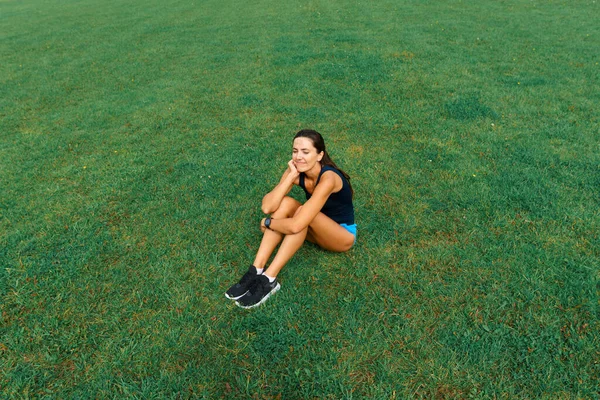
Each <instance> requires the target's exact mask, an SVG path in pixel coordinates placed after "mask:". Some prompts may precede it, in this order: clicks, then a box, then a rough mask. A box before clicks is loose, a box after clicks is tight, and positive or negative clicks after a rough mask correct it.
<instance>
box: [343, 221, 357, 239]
mask: <svg viewBox="0 0 600 400" xmlns="http://www.w3.org/2000/svg"><path fill="white" fill-rule="evenodd" d="M340 226H341V227H342V228H344V229H345V230H347V231H348V232H350V233H351V234H353V235H354V241H355V242H356V224H352V225H348V224H340Z"/></svg>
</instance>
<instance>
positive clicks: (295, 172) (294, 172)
mask: <svg viewBox="0 0 600 400" xmlns="http://www.w3.org/2000/svg"><path fill="white" fill-rule="evenodd" d="M288 167H290V176H291V177H292V178H294V179H296V178H297V177H298V175H300V173H299V172H298V170H297V169H296V164H294V160H290V161H289V162H288Z"/></svg>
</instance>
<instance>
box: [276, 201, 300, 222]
mask: <svg viewBox="0 0 600 400" xmlns="http://www.w3.org/2000/svg"><path fill="white" fill-rule="evenodd" d="M299 207H300V203H298V201H296V200H295V199H293V198H291V197H289V196H285V197H284V198H283V200H281V204H280V205H279V208H278V209H277V211H275V212H274V213H273V214H272V216H273V217H274V218H289V217H291V216H293V215H295V212H296V210H297V209H298V208H299Z"/></svg>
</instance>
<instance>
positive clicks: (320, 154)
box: [317, 151, 325, 162]
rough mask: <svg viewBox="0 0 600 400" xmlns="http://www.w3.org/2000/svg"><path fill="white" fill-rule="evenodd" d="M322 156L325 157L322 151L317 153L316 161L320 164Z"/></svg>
mask: <svg viewBox="0 0 600 400" xmlns="http://www.w3.org/2000/svg"><path fill="white" fill-rule="evenodd" d="M323 156H325V152H324V151H322V152H320V153H319V158H317V161H319V162H321V160H322V159H323Z"/></svg>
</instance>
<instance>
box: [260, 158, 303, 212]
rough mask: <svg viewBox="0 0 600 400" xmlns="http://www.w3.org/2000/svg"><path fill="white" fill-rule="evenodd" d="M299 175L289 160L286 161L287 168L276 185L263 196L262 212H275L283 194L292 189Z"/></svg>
mask: <svg viewBox="0 0 600 400" xmlns="http://www.w3.org/2000/svg"><path fill="white" fill-rule="evenodd" d="M299 175H300V174H299V173H298V170H296V166H295V165H294V163H293V162H292V161H291V160H290V162H288V168H287V169H286V171H285V172H284V173H283V175H282V176H281V179H280V180H279V183H278V184H277V186H275V187H274V188H273V190H271V191H270V192H269V193H267V194H266V195H265V197H263V200H262V206H261V209H262V212H264V213H265V214H271V213H272V212H275V211H276V210H277V209H278V208H279V206H280V205H281V201H282V200H283V198H284V197H285V195H286V194H288V193H289V192H290V190H292V187H293V186H294V183H296V180H297V179H298V176H299Z"/></svg>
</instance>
